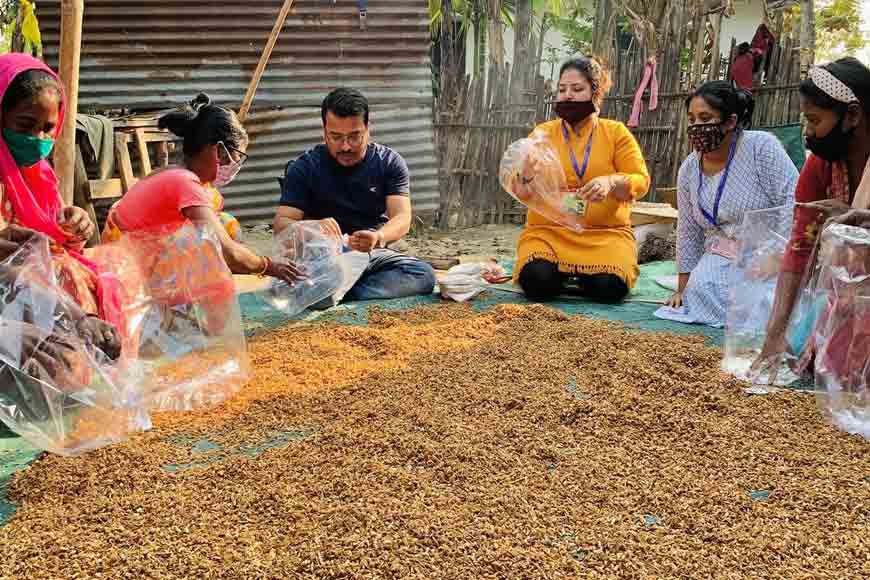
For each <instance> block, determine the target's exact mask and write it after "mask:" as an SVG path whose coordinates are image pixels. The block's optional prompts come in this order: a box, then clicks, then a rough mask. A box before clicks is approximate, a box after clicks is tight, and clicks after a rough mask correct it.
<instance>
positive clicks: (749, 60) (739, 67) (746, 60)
mask: <svg viewBox="0 0 870 580" xmlns="http://www.w3.org/2000/svg"><path fill="white" fill-rule="evenodd" d="M754 63H755V56H754V55H753V54H752V47H751V46H750V45H749V43H748V42H741V43H740V44H738V45H737V54H736V55H735V56H734V62H732V63H731V80H732V81H733V82H734V85H735V86H736V87H737V88H738V89H744V90H747V91H751V90H752V88H753V80H752V68H753V66H754Z"/></svg>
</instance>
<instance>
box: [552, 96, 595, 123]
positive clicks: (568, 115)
mask: <svg viewBox="0 0 870 580" xmlns="http://www.w3.org/2000/svg"><path fill="white" fill-rule="evenodd" d="M553 109H554V110H555V111H556V114H557V115H559V117H560V118H561V119H563V120H564V121H565V122H566V123H568V124H569V125H576V124H577V123H579V122H580V121H582V120H584V119H585V118H586V117H588V116H589V115H591V114H593V113H597V112H598V110H597V109H596V108H595V103H593V102H592V101H556V103H555V105H554V106H553Z"/></svg>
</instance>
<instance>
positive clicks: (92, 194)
mask: <svg viewBox="0 0 870 580" xmlns="http://www.w3.org/2000/svg"><path fill="white" fill-rule="evenodd" d="M113 124H114V126H115V130H114V139H115V169H114V174H115V175H113V176H112V177H111V178H109V179H89V178H88V168H87V165H86V163H85V160H84V156H83V155H82V149H81V147H82V146H81V142H80V140H77V142H76V169H75V189H74V196H73V202H74V203H75V205H77V206H79V207H81V208H83V209H84V210H86V211H87V212H88V214H89V215H90V216H91V219H92V220H93V221H94V223H96V224H97V226H98V230H101V228H102V226H103V224H101V223H98V221H97V215H96V210H95V209H94V202H95V201H100V200H109V199H118V198H121V197H123V196H124V194H125V193H127V192H128V191H129V190H130V188H131V187H133V186H134V185H135V184H136V182H137V181H139V180H140V179H142V178H143V177H146V176H148V175H149V174H150V173H151V171H152V170H153V169H154V168H155V167H160V168H162V167H167V166H168V165H169V164H170V160H171V158H172V157H173V154H174V153H175V152H176V151H177V150H178V149H180V148H179V147H178V144H179V143H180V142H181V138H180V137H178V136H176V135H174V134H172V133H170V132H168V131H166V130H162V129H158V128H157V116H155V115H143V116H139V117H128V118H123V119H117V120H114V121H113ZM149 146H150V147H149ZM131 149H132V155H131ZM134 159H135V160H136V161H137V162H138V163H137V165H136V166H134V163H133V161H134ZM134 167H136V168H138V172H136V171H134ZM137 173H138V174H137ZM97 243H99V233H97V234H95V235H94V237H93V238H92V239H91V240H90V241H89V245H95V244H97Z"/></svg>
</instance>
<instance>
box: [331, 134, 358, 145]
mask: <svg viewBox="0 0 870 580" xmlns="http://www.w3.org/2000/svg"><path fill="white" fill-rule="evenodd" d="M326 138H327V139H328V140H329V142H330V143H332V144H333V145H344V144H345V143H347V144H348V145H350V146H351V147H359V146H360V145H362V142H363V139H365V134H364V133H351V134H350V135H339V134H338V133H327V134H326Z"/></svg>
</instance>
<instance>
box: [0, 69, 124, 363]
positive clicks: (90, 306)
mask: <svg viewBox="0 0 870 580" xmlns="http://www.w3.org/2000/svg"><path fill="white" fill-rule="evenodd" d="M64 112H65V111H64V94H63V88H62V85H61V83H60V80H59V79H58V77H57V75H56V74H55V73H54V71H52V70H51V69H50V68H49V67H48V66H46V65H45V64H44V63H43V62H41V61H39V60H37V59H35V58H33V57H31V56H29V55H25V54H18V53H12V54H4V55H2V56H0V126H2V139H0V179H2V181H0V185H2V187H0V230H2V229H3V228H5V227H6V226H7V225H13V226H20V227H24V228H28V229H30V230H33V231H35V232H37V233H39V234H42V235H44V236H46V237H47V238H48V240H49V243H50V247H51V253H52V260H53V266H54V273H55V276H56V278H57V282H58V285H59V286H60V287H61V288H63V289H64V290H65V291H66V292H67V293H68V294H69V296H70V297H72V299H73V300H75V302H76V303H77V304H78V305H79V306H80V307H81V310H82V311H83V312H84V314H85V316H84V318H82V320H81V323H80V331H81V332H82V333H83V334H87V335H88V336H89V337H91V338H92V339H93V342H94V346H96V347H98V348H100V349H101V350H103V351H104V352H105V353H106V354H108V353H110V352H113V353H116V352H118V351H119V348H120V342H121V338H120V335H119V334H118V330H116V329H121V330H123V328H124V325H123V324H122V314H121V305H120V293H119V292H120V286H119V284H118V283H117V280H116V279H115V278H114V277H113V276H112V275H110V274H108V273H103V272H100V271H99V269H98V267H97V265H96V264H94V263H93V262H92V261H90V260H88V259H87V258H86V257H85V256H84V254H83V250H84V246H85V242H86V241H87V240H88V239H89V238H90V237H91V235H92V234H93V233H94V229H95V225H94V224H93V222H91V220H90V218H89V217H88V214H87V212H85V211H84V210H82V209H81V208H77V207H64V206H63V204H62V201H61V198H60V193H59V191H58V182H57V176H56V175H55V173H54V170H53V169H52V167H51V165H50V164H49V163H48V161H47V160H46V158H47V157H48V155H49V154H50V153H51V150H52V148H53V146H54V140H55V139H56V137H57V134H58V132H59V131H60V127H61V125H62V123H63V116H64Z"/></svg>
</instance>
